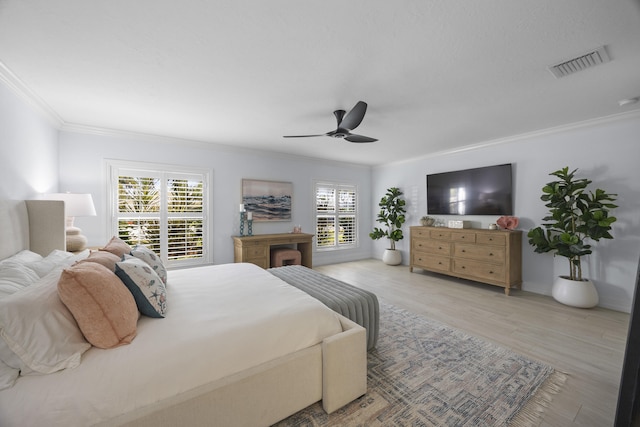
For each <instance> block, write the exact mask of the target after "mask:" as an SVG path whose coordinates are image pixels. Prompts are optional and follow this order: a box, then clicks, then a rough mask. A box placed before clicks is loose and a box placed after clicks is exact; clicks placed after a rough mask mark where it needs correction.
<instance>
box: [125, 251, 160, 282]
mask: <svg viewBox="0 0 640 427" xmlns="http://www.w3.org/2000/svg"><path fill="white" fill-rule="evenodd" d="M131 255H133V256H134V257H136V258H139V259H141V260H143V261H144V262H146V263H147V264H149V267H151V268H152V269H153V271H155V272H156V274H157V275H158V277H160V280H162V283H164V284H165V285H166V284H167V269H166V268H165V267H164V264H162V260H161V259H160V257H159V256H158V255H156V254H155V252H153V251H152V250H151V249H149V248H148V247H146V246H144V245H136V246H134V247H133V249H132V250H131Z"/></svg>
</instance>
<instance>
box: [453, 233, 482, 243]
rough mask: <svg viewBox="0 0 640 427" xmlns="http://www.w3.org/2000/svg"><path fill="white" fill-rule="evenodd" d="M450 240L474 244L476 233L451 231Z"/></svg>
mask: <svg viewBox="0 0 640 427" xmlns="http://www.w3.org/2000/svg"><path fill="white" fill-rule="evenodd" d="M451 240H452V241H453V242H467V243H475V241H476V233H474V232H473V231H471V232H467V231H452V232H451Z"/></svg>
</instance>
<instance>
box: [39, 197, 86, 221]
mask: <svg viewBox="0 0 640 427" xmlns="http://www.w3.org/2000/svg"><path fill="white" fill-rule="evenodd" d="M45 199H47V200H62V201H64V212H65V216H68V217H76V216H96V208H95V206H94V205H93V197H91V194H88V193H87V194H77V193H51V194H45Z"/></svg>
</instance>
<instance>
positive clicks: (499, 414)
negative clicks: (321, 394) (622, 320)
mask: <svg viewBox="0 0 640 427" xmlns="http://www.w3.org/2000/svg"><path fill="white" fill-rule="evenodd" d="M564 379H565V378H564V375H563V374H560V373H557V372H554V369H553V368H552V367H550V366H547V365H545V364H543V363H540V362H536V361H533V360H529V359H527V358H526V357H524V356H522V355H519V354H517V353H514V352H513V351H511V350H509V349H506V348H503V347H500V346H497V345H495V344H493V343H490V342H488V341H485V340H483V339H480V338H477V337H473V336H470V335H468V334H466V333H464V332H461V331H459V330H456V329H452V328H450V327H448V326H445V325H443V324H441V323H438V322H435V321H433V320H429V319H427V318H426V317H423V316H419V315H416V314H413V313H410V312H408V311H406V310H403V309H400V308H398V307H395V306H392V305H389V304H383V303H381V304H380V335H379V338H378V344H377V346H376V349H375V350H373V351H370V352H369V354H368V377H367V394H366V395H364V396H363V397H361V398H359V399H357V400H356V401H354V402H352V403H350V404H349V405H347V406H345V407H344V408H342V409H340V410H338V411H336V412H334V413H332V414H330V415H327V414H326V413H325V412H324V411H323V410H322V406H321V405H320V404H319V403H316V404H314V405H312V406H310V407H308V408H306V409H304V410H302V411H300V412H298V413H296V414H294V415H292V416H290V417H289V418H287V419H285V420H283V421H281V422H280V423H278V424H276V425H277V426H278V427H297V426H367V427H369V426H438V427H440V426H451V427H459V426H529V425H538V424H539V418H540V416H541V414H542V413H543V411H544V408H545V406H546V405H547V404H548V402H550V399H551V397H552V395H553V394H554V393H557V392H558V391H559V389H560V387H561V385H562V383H563V382H564Z"/></svg>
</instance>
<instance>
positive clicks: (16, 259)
mask: <svg viewBox="0 0 640 427" xmlns="http://www.w3.org/2000/svg"><path fill="white" fill-rule="evenodd" d="M41 259H42V255H40V254H37V253H35V252H31V251H29V250H27V249H24V250H22V251H20V252H18V253H17V254H15V255H11V256H10V257H9V258H5V259H3V260H2V261H0V265H2V264H4V263H8V262H11V263H18V264H24V263H27V262H33V261H39V260H41Z"/></svg>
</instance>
